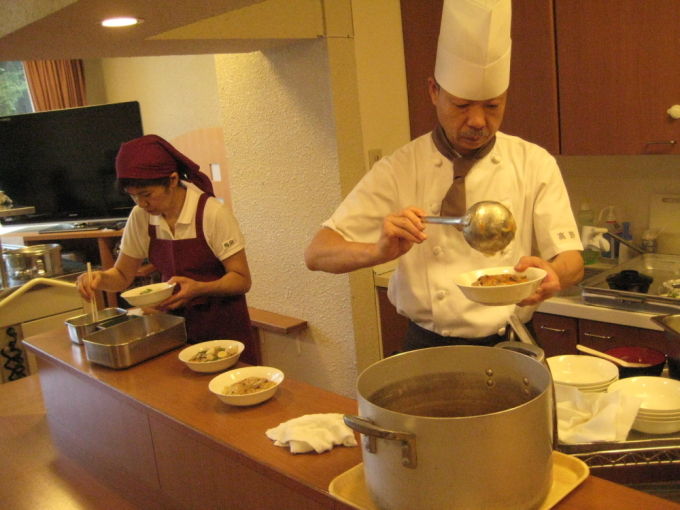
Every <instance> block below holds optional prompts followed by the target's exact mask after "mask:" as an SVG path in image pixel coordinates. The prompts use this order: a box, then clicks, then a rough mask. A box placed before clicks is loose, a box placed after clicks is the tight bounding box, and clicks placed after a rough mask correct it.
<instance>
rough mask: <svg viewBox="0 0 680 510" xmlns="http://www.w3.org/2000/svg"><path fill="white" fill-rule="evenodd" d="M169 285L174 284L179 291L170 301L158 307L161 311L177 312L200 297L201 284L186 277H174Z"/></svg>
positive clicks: (169, 281) (167, 300)
mask: <svg viewBox="0 0 680 510" xmlns="http://www.w3.org/2000/svg"><path fill="white" fill-rule="evenodd" d="M168 283H174V284H176V285H177V288H178V289H179V290H178V291H177V292H175V293H173V294H172V296H170V297H169V298H168V299H166V300H165V301H163V302H162V303H159V304H158V305H157V307H158V308H160V309H161V310H175V309H177V308H182V307H183V306H185V305H186V304H187V303H188V302H189V301H191V300H192V299H194V298H195V297H196V296H199V295H200V292H199V287H200V285H201V282H197V281H196V280H192V279H191V278H187V277H186V276H173V277H172V278H170V279H169V280H168Z"/></svg>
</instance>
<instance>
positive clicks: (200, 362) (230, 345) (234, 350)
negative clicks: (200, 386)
mask: <svg viewBox="0 0 680 510" xmlns="http://www.w3.org/2000/svg"><path fill="white" fill-rule="evenodd" d="M244 348H245V345H244V344H243V343H242V342H239V341H238V340H208V341H206V342H201V343H199V344H194V345H190V346H188V347H185V348H184V349H182V350H181V351H180V353H179V354H178V356H177V357H178V358H179V360H180V361H181V362H183V363H184V364H185V365H186V366H187V367H189V368H190V369H191V370H193V371H194V372H201V373H211V372H222V371H223V370H226V369H227V368H229V367H232V366H234V365H235V364H236V363H237V362H238V360H239V357H240V356H241V353H242V352H243V349H244ZM222 352H224V353H225V354H221V353H222ZM200 353H205V355H204V356H200V358H199V359H194V358H195V357H196V356H197V355H198V354H200ZM213 355H214V356H215V357H214V359H213V358H212V356H213Z"/></svg>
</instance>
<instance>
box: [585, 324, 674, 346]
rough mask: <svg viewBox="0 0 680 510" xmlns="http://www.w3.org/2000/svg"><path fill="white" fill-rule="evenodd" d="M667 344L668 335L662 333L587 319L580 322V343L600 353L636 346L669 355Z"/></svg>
mask: <svg viewBox="0 0 680 510" xmlns="http://www.w3.org/2000/svg"><path fill="white" fill-rule="evenodd" d="M667 342H668V340H667V339H666V335H665V334H664V333H663V332H661V331H655V330H651V329H642V328H634V327H631V326H621V325H619V324H609V323H607V322H598V321H591V320H587V319H580V320H579V343H581V344H583V345H586V346H588V347H592V348H593V349H597V350H598V351H606V350H607V349H611V348H613V347H619V346H623V345H635V346H639V347H651V348H652V349H658V350H660V351H663V352H665V353H668V347H669V346H668V344H667Z"/></svg>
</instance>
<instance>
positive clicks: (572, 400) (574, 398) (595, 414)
mask: <svg viewBox="0 0 680 510" xmlns="http://www.w3.org/2000/svg"><path fill="white" fill-rule="evenodd" d="M555 397H556V400H557V424H558V436H559V440H560V441H561V442H563V443H570V444H575V443H595V442H602V441H625V440H626V437H627V436H628V432H630V428H631V426H632V425H633V422H634V421H635V416H636V415H637V412H638V409H639V408H640V403H641V400H640V399H638V398H636V397H633V396H631V395H625V394H623V393H621V392H619V391H614V392H612V393H585V392H582V391H580V390H579V389H578V388H575V387H573V386H568V385H564V384H556V385H555Z"/></svg>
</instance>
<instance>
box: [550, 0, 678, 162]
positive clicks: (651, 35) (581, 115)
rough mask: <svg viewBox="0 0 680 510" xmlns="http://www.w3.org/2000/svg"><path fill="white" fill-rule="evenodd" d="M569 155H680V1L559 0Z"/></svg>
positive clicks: (563, 122)
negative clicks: (679, 109)
mask: <svg viewBox="0 0 680 510" xmlns="http://www.w3.org/2000/svg"><path fill="white" fill-rule="evenodd" d="M555 19H556V24H555V26H556V33H557V46H556V47H557V61H558V63H559V64H558V69H559V72H558V76H559V98H560V105H559V106H560V134H561V152H562V154H649V153H659V154H680V147H679V145H680V119H676V120H674V119H672V118H671V117H670V115H669V114H668V113H666V112H667V110H668V109H669V108H670V107H671V106H673V105H675V104H680V63H679V62H678V55H680V37H678V35H677V34H678V26H677V25H678V20H680V2H674V1H669V0H646V1H644V2H639V1H637V0H599V1H597V2H593V1H589V0H577V1H575V0H555Z"/></svg>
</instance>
